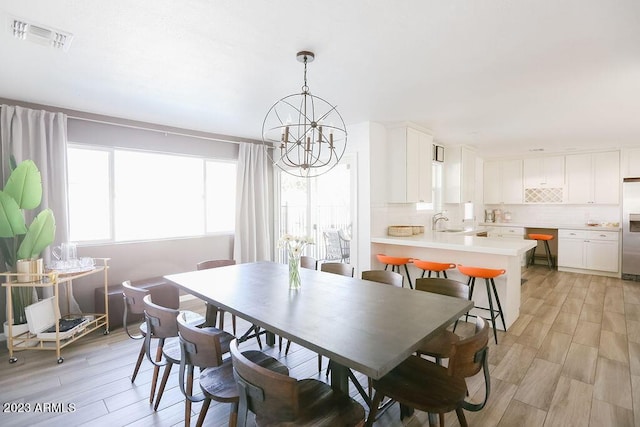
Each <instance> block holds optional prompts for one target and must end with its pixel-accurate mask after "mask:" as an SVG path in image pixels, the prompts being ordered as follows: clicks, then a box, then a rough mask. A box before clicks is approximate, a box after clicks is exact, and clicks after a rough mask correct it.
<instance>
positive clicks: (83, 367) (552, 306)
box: [0, 266, 640, 427]
mask: <svg viewBox="0 0 640 427" xmlns="http://www.w3.org/2000/svg"><path fill="white" fill-rule="evenodd" d="M524 277H525V278H526V279H527V281H526V282H525V283H524V284H523V286H522V301H523V303H522V308H521V313H520V317H519V319H518V320H517V322H516V323H515V324H514V325H513V326H512V327H511V328H510V329H509V332H508V333H502V332H500V333H499V335H498V338H499V343H500V344H499V345H497V346H496V345H493V341H492V340H491V341H490V344H491V347H490V351H489V354H490V369H491V396H490V400H489V403H488V405H487V406H486V407H485V408H484V409H483V410H482V411H481V412H477V413H469V412H467V420H468V421H469V424H470V425H472V426H482V427H487V426H500V427H503V426H518V427H525V426H526V427H531V426H563V427H564V426H591V427H601V426H616V427H620V426H635V427H640V283H636V282H629V281H621V280H618V279H611V278H603V277H598V276H590V275H579V274H571V273H559V272H556V271H553V272H552V271H549V270H548V269H547V268H545V267H543V266H535V267H531V268H529V269H527V270H525V272H524ZM183 305H184V306H185V308H191V309H196V310H203V306H202V303H200V302H199V301H197V300H192V301H187V302H185V303H184V304H183ZM229 320H230V319H229ZM238 320H239V322H240V319H238ZM227 323H228V325H227V329H229V328H230V326H231V325H230V323H231V322H230V321H227ZM241 325H242V326H241V327H240V328H239V329H240V330H244V328H245V327H246V324H245V323H241ZM468 330H469V329H467V331H468ZM459 331H460V329H458V330H457V332H459ZM462 331H464V328H463V329H462ZM244 346H245V348H250V347H251V348H255V347H257V346H256V345H255V341H252V342H247V343H245V344H244ZM139 348H140V342H139V341H133V340H130V339H128V338H127V337H126V335H125V334H124V332H123V331H122V329H121V328H120V329H117V330H114V331H112V332H111V334H110V335H108V336H103V335H102V334H100V333H97V332H96V333H93V334H92V335H90V336H88V337H86V338H85V339H83V340H80V341H78V342H76V343H74V344H73V345H71V346H69V347H67V348H66V349H64V350H63V357H64V358H65V361H64V363H63V364H61V365H58V364H56V360H55V353H54V352H48V351H47V352H41V351H27V352H20V353H17V355H18V358H19V361H18V362H17V363H16V364H9V363H8V352H7V350H6V349H3V350H2V351H0V402H2V403H3V409H6V408H5V407H4V405H5V403H8V402H13V403H25V404H30V406H31V412H30V413H13V414H11V413H5V412H0V425H2V426H35V425H47V426H59V425H64V426H65V427H67V426H68V427H70V426H75V425H87V426H92V427H93V426H102V425H104V426H107V425H108V426H110V427H116V426H125V425H127V426H129V425H133V426H180V425H182V423H183V412H184V403H183V398H182V395H181V394H180V390H179V389H178V387H177V375H176V373H177V371H178V370H177V369H174V371H175V372H174V374H172V375H173V378H171V379H170V380H169V385H168V386H170V388H168V390H167V391H166V392H165V395H164V397H163V399H162V402H161V404H160V408H159V410H158V411H157V412H154V411H153V409H152V408H151V407H150V406H149V403H148V392H149V382H150V379H151V368H150V364H149V363H148V362H146V361H145V363H144V364H143V370H142V372H141V373H140V375H139V376H138V378H137V379H136V382H135V383H134V384H132V383H131V381H130V375H131V372H132V370H133V365H134V362H135V359H136V356H137V352H138V350H139ZM266 351H267V352H268V353H270V354H272V355H274V356H275V357H278V358H280V359H281V360H282V361H283V362H284V363H286V364H287V365H288V366H289V367H290V370H291V375H293V376H295V377H297V378H305V377H313V378H319V379H324V372H323V373H321V374H318V373H317V366H316V363H317V359H316V355H315V353H312V352H310V351H308V350H306V349H304V348H301V347H300V346H298V345H295V344H294V345H292V347H291V352H290V353H289V355H287V356H286V357H285V356H284V354H280V353H279V352H278V348H277V346H276V347H275V348H271V349H267V350H266ZM325 365H326V359H325ZM363 381H364V379H363ZM468 384H469V389H470V394H471V396H472V398H473V399H478V400H479V399H480V398H481V395H482V393H483V390H484V385H483V382H482V379H481V377H478V378H473V379H471V380H470V381H468ZM352 389H353V388H352ZM353 394H354V397H356V396H355V394H356V392H355V391H354V392H353ZM51 403H53V404H56V405H53V406H50V407H49V408H50V409H51V408H53V409H56V410H60V409H62V407H63V406H66V405H68V404H73V405H74V406H75V411H74V412H67V413H59V412H44V413H43V412H35V411H36V410H38V409H40V410H45V409H47V406H46V404H51ZM199 410H200V406H199V405H194V407H193V411H192V423H193V425H195V420H196V418H197V414H198V412H199ZM227 416H228V405H223V404H217V405H212V407H211V409H210V410H209V413H208V415H207V419H206V420H205V425H207V426H223V425H226V420H227ZM376 425H377V426H385V427H386V426H389V427H396V426H403V425H407V426H411V427H416V426H422V425H428V423H427V415H426V414H424V413H421V412H416V413H415V414H414V415H413V417H411V418H409V419H405V420H404V421H400V419H399V410H398V405H394V406H393V407H392V408H391V409H390V410H389V411H387V412H386V413H385V414H384V415H383V416H382V417H381V418H380V420H379V421H378V422H377V423H376ZM447 425H448V426H453V427H455V426H458V422H457V420H456V418H455V415H454V414H448V415H447Z"/></svg>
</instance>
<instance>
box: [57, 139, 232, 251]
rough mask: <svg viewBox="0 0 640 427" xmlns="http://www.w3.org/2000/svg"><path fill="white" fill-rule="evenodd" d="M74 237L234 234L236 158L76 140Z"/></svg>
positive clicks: (72, 208)
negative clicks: (90, 144)
mask: <svg viewBox="0 0 640 427" xmlns="http://www.w3.org/2000/svg"><path fill="white" fill-rule="evenodd" d="M68 159H69V164H68V168H69V217H70V228H71V230H70V232H71V239H72V240H73V241H110V240H112V241H117V242H121V241H135V240H150V239H163V238H175V237H187V236H199V235H203V234H206V233H216V232H233V230H234V225H235V193H236V186H235V182H236V164H235V162H229V161H216V160H210V159H202V158H198V157H189V156H178V155H174V154H163V153H150V152H143V151H134V150H122V149H96V148H94V147H91V148H87V147H80V146H72V147H69V150H68Z"/></svg>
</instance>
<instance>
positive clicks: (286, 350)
mask: <svg viewBox="0 0 640 427" xmlns="http://www.w3.org/2000/svg"><path fill="white" fill-rule="evenodd" d="M290 347H291V341H287V347H286V348H285V349H284V355H285V356H286V355H287V354H289V348H290Z"/></svg>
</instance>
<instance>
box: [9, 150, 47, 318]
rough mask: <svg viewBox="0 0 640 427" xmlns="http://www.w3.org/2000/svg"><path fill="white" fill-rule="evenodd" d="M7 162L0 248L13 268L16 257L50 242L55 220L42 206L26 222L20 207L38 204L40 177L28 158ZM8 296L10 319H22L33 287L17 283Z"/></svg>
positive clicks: (34, 255) (38, 250)
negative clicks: (10, 302) (16, 163)
mask: <svg viewBox="0 0 640 427" xmlns="http://www.w3.org/2000/svg"><path fill="white" fill-rule="evenodd" d="M11 166H12V171H11V175H10V176H9V179H8V180H7V183H6V185H5V186H4V189H3V190H2V191H0V251H1V253H2V256H3V257H4V262H5V265H6V268H7V269H8V270H9V271H15V266H16V262H17V261H18V260H21V259H34V258H37V257H38V256H39V255H40V253H41V252H42V251H43V250H44V249H45V248H46V247H47V246H49V245H50V244H51V243H53V240H54V238H55V230H56V223H55V219H54V216H53V211H52V210H51V209H44V210H43V211H42V212H40V213H39V214H38V215H37V216H36V217H35V218H34V220H33V221H32V222H31V224H30V225H29V226H27V223H26V221H25V212H24V211H25V210H29V209H35V208H37V207H38V206H40V202H41V201H42V177H41V175H40V171H39V170H38V167H37V166H36V164H35V163H34V162H33V161H32V160H25V161H23V162H21V163H20V164H19V165H17V166H16V165H15V160H14V159H13V157H12V158H11ZM11 296H12V298H11V299H12V304H13V323H14V324H21V323H26V321H27V319H26V316H25V312H24V308H25V307H26V306H27V305H29V304H31V303H32V301H33V297H32V296H33V289H32V288H31V287H17V288H14V289H13V291H12V293H11ZM7 320H9V321H10V320H11V319H7Z"/></svg>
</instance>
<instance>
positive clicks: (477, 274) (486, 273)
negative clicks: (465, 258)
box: [458, 264, 507, 344]
mask: <svg viewBox="0 0 640 427" xmlns="http://www.w3.org/2000/svg"><path fill="white" fill-rule="evenodd" d="M458 270H459V271H460V272H461V273H462V274H464V275H465V276H468V277H469V280H468V281H467V285H468V286H469V300H471V299H472V298H473V288H474V287H475V284H476V278H478V279H484V283H485V286H486V288H487V299H488V301H489V307H488V308H487V307H478V306H476V307H475V308H479V309H482V310H488V311H489V313H490V317H489V320H491V325H492V326H493V338H494V340H495V342H496V344H498V334H497V332H496V318H497V317H498V316H499V317H500V319H501V320H502V326H503V327H504V330H505V331H506V330H507V324H506V322H505V321H504V313H503V312H502V305H501V304H500V298H499V297H498V291H497V289H496V283H495V281H494V280H493V279H495V278H496V277H498V276H500V275H503V274H504V273H506V272H507V271H506V270H502V269H494V268H483V267H469V266H465V265H460V264H458ZM492 290H493V298H495V300H496V305H497V306H498V310H497V311H496V310H495V309H494V308H493V298H492V296H491V291H492ZM467 316H468V315H467Z"/></svg>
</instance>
